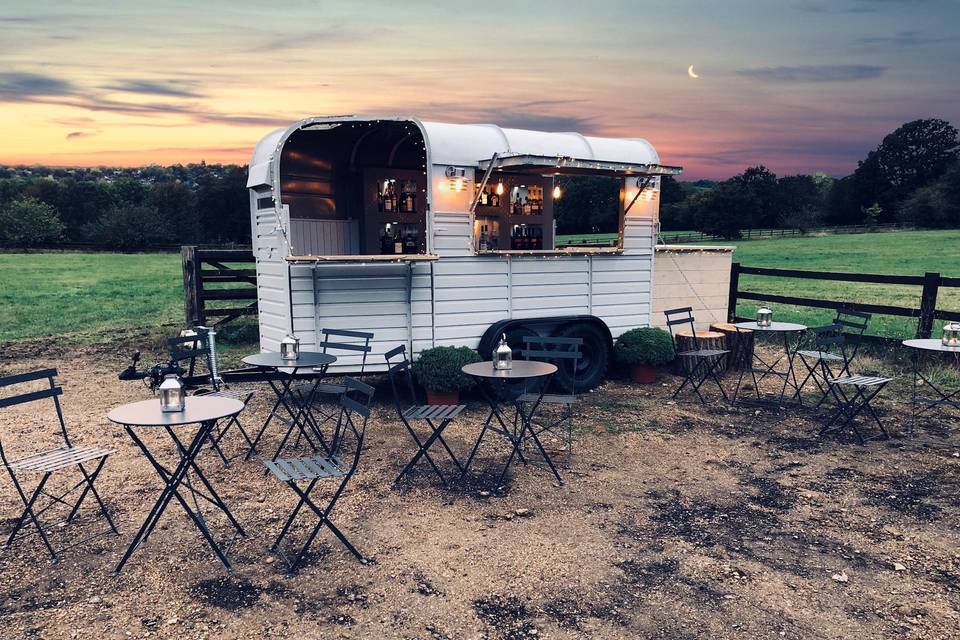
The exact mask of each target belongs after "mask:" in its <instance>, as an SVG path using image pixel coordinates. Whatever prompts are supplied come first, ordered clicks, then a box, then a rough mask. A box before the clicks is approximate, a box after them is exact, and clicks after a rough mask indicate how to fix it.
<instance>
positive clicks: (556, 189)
mask: <svg viewBox="0 0 960 640" xmlns="http://www.w3.org/2000/svg"><path fill="white" fill-rule="evenodd" d="M562 195H563V191H561V190H560V185H558V184H555V185H553V199H554V200H559V199H560V196H562Z"/></svg>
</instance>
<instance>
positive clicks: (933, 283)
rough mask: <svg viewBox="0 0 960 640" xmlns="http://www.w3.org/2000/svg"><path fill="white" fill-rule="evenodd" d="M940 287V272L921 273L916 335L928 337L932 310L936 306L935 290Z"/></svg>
mask: <svg viewBox="0 0 960 640" xmlns="http://www.w3.org/2000/svg"><path fill="white" fill-rule="evenodd" d="M939 289H940V274H939V273H933V272H930V271H928V272H926V273H925V274H923V292H922V293H921V294H920V320H919V322H917V337H918V338H929V337H930V334H931V333H933V312H934V311H935V310H936V308H937V292H938V290H939Z"/></svg>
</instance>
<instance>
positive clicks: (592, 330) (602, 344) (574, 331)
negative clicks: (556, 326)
mask: <svg viewBox="0 0 960 640" xmlns="http://www.w3.org/2000/svg"><path fill="white" fill-rule="evenodd" d="M558 335H560V336H562V337H564V338H582V339H583V346H582V347H581V353H582V354H583V357H582V358H580V363H579V365H578V366H577V372H576V373H577V375H576V388H575V389H574V376H573V368H572V366H570V367H560V369H559V370H558V371H557V375H556V376H555V377H554V381H555V382H556V383H557V384H558V385H559V386H560V387H561V388H563V389H564V390H565V391H567V392H568V393H573V392H574V391H576V392H578V393H579V392H580V391H584V390H586V389H593V388H594V387H597V386H599V385H600V383H601V382H603V379H604V378H605V377H606V375H607V365H608V364H609V363H610V339H609V338H608V337H607V335H606V334H605V333H604V331H603V330H602V329H601V328H600V327H598V326H596V325H595V324H592V323H587V322H577V323H574V324H569V325H567V326H565V327H562V328H561V329H560V331H559V332H558Z"/></svg>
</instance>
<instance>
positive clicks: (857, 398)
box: [820, 375, 893, 444]
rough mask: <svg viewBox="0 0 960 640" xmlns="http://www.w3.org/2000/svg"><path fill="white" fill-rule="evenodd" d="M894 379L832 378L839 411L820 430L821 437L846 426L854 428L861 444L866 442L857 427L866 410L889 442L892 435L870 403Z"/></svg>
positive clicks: (874, 377)
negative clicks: (859, 418)
mask: <svg viewBox="0 0 960 640" xmlns="http://www.w3.org/2000/svg"><path fill="white" fill-rule="evenodd" d="M892 380H893V378H882V377H879V376H858V375H847V376H840V377H836V378H830V379H829V380H828V381H827V382H828V384H829V385H830V392H831V393H832V394H833V396H834V398H835V399H836V401H837V410H836V411H835V412H834V414H833V415H832V416H831V417H830V420H829V421H828V422H827V424H825V425H824V427H823V428H822V429H821V430H820V435H821V436H822V435H824V434H825V433H827V432H829V431H839V430H841V429H843V428H844V427H846V426H848V425H849V426H850V427H852V428H853V432H854V433H855V434H856V435H857V439H858V440H859V441H860V444H864V442H865V440H864V438H863V434H862V433H860V429H859V428H858V427H857V423H856V422H855V418H856V417H857V416H858V415H860V413H861V412H863V411H864V410H866V411H867V413H869V414H870V416H871V417H872V418H873V420H874V422H876V423H877V426H878V427H879V428H880V432H881V433H882V434H883V437H884V438H885V439H887V440H889V439H890V434H889V433H887V430H886V429H885V428H884V426H883V423H882V422H881V421H880V418H879V417H878V416H877V413H876V412H875V411H874V410H873V407H872V406H870V402H871V401H872V400H873V399H874V398H876V397H877V395H878V394H879V393H880V392H881V391H883V388H884V387H885V386H887V384H889V383H890V382H891V381H892Z"/></svg>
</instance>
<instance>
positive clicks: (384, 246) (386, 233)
mask: <svg viewBox="0 0 960 640" xmlns="http://www.w3.org/2000/svg"><path fill="white" fill-rule="evenodd" d="M389 226H390V225H384V226H383V229H382V230H381V231H380V253H390V251H389V249H390V229H389Z"/></svg>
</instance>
